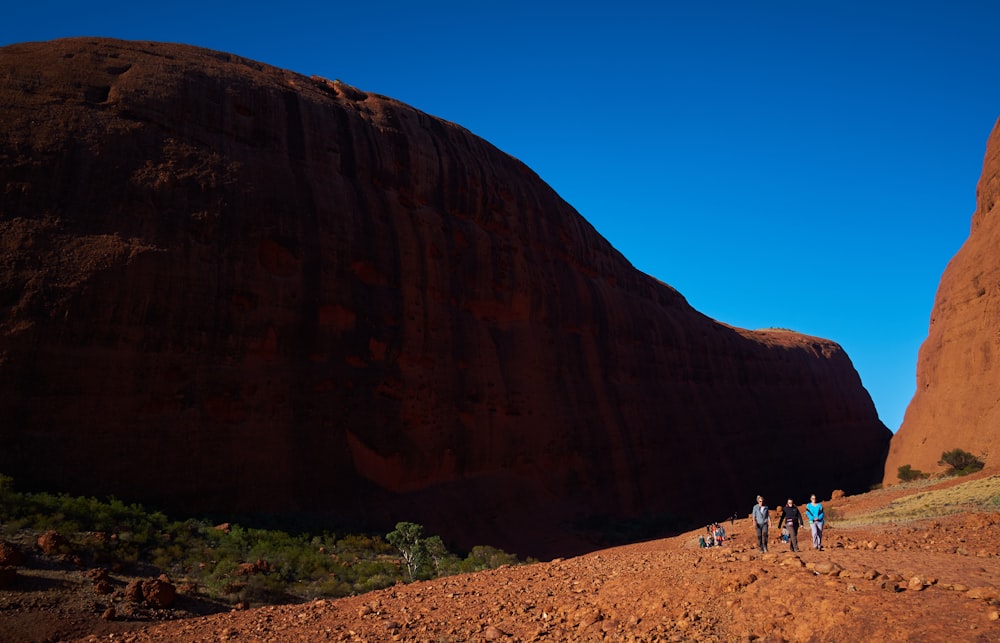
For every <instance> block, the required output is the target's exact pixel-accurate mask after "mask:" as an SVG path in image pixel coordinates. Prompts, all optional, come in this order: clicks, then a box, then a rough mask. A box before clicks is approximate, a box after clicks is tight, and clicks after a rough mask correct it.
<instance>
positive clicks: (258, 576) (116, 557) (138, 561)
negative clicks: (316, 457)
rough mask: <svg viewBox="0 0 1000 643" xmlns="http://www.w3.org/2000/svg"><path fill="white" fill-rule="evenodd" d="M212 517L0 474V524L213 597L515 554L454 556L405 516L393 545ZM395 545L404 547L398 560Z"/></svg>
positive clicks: (277, 591)
mask: <svg viewBox="0 0 1000 643" xmlns="http://www.w3.org/2000/svg"><path fill="white" fill-rule="evenodd" d="M215 524H216V523H215V522H214V521H212V522H210V521H208V520H197V519H193V518H189V519H186V520H183V521H177V520H170V519H169V518H168V517H167V516H166V515H164V514H162V513H159V512H156V511H152V512H151V511H147V510H146V509H145V508H143V507H142V506H141V505H138V504H126V503H125V502H123V501H121V500H118V499H115V498H109V499H108V500H98V499H96V498H87V497H74V496H69V495H63V494H49V493H19V492H17V491H15V490H14V485H13V480H12V479H11V478H10V477H8V476H4V475H2V474H0V525H2V526H3V530H4V533H12V534H13V533H16V532H17V531H18V530H22V529H24V530H33V531H44V530H47V529H55V530H56V531H59V532H60V533H61V534H63V535H64V536H65V537H67V538H68V539H69V540H70V542H71V545H72V548H73V551H74V553H75V554H79V555H81V556H83V557H84V558H88V559H89V560H90V561H91V562H92V563H97V564H101V565H110V564H115V563H121V564H126V565H135V566H143V567H145V566H152V567H154V568H156V569H158V570H159V571H161V572H166V573H168V574H169V575H170V576H171V577H173V578H176V579H177V580H179V581H183V582H188V583H191V584H193V585H194V586H197V587H198V588H199V591H201V592H202V593H204V594H205V595H207V596H208V597H209V598H213V599H221V600H227V601H231V602H235V601H237V600H245V599H249V600H252V601H253V602H256V603H260V602H264V603H275V602H281V603H284V602H290V601H294V600H310V599H312V598H315V597H317V596H331V597H340V596H348V595H351V594H359V593H362V592H367V591H370V590H373V589H382V588H384V587H389V586H391V585H394V584H396V583H397V582H400V581H404V580H414V579H418V578H433V577H439V576H445V575H448V574H454V573H460V572H463V571H471V570H474V569H486V568H489V567H497V566H499V565H502V564H517V563H519V562H520V561H518V560H517V558H516V557H515V556H512V555H510V554H507V553H505V552H503V551H501V550H499V549H495V548H493V547H476V548H474V549H473V551H472V553H470V554H469V557H468V558H467V559H465V560H464V561H463V560H461V559H460V558H459V557H457V556H455V555H454V554H452V553H450V552H449V551H448V550H447V548H446V547H445V545H444V542H443V541H442V540H441V538H440V537H438V536H424V535H423V527H422V526H420V525H416V524H414V523H399V524H397V530H396V532H393V534H397V532H399V533H398V534H397V535H395V536H394V535H392V534H390V536H391V540H397V539H398V541H397V542H396V543H395V544H396V545H397V546H396V547H394V546H393V544H391V543H390V542H387V541H386V540H385V539H383V538H382V537H381V536H379V535H371V534H345V535H342V536H341V537H340V538H339V539H338V538H337V536H336V535H334V534H333V533H329V532H323V533H322V534H320V535H312V534H307V533H301V534H291V533H288V532H285V531H281V530H278V529H258V528H253V527H248V526H244V525H240V524H236V523H232V524H230V526H229V528H228V529H226V530H223V529H218V528H216V527H215V526H214V525H215ZM401 530H402V531H401ZM400 545H401V546H402V547H401V548H400ZM403 548H405V549H406V552H408V553H407V554H405V555H404V557H403V560H401V559H400V555H399V554H401V553H404V552H403ZM397 549H398V550H397ZM406 556H409V560H406ZM257 561H261V563H262V564H261V565H256V563H257ZM247 563H250V566H248V565H246V564H247ZM411 564H412V565H413V567H412V568H411V567H410V565H411Z"/></svg>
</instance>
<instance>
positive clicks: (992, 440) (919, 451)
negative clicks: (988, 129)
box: [885, 122, 1000, 484]
mask: <svg viewBox="0 0 1000 643" xmlns="http://www.w3.org/2000/svg"><path fill="white" fill-rule="evenodd" d="M952 449H963V450H965V451H968V452H969V453H972V454H973V455H976V456H978V457H980V458H981V459H983V461H984V462H985V463H986V466H987V467H988V468H991V469H993V468H995V467H996V466H997V464H996V462H995V459H996V458H995V457H994V458H993V459H992V460H993V461H991V458H990V455H991V454H992V455H993V456H995V455H996V454H1000V122H998V124H997V125H995V126H994V128H993V133H992V134H990V138H989V141H988V143H987V146H986V157H985V159H984V161H983V173H982V176H981V177H980V179H979V185H978V187H977V189H976V211H975V213H974V214H973V216H972V231H971V232H970V234H969V238H968V239H966V241H965V243H964V244H963V245H962V247H961V248H960V249H959V251H958V253H957V254H956V255H955V256H954V257H953V258H952V260H951V261H950V262H949V263H948V267H947V268H946V269H945V271H944V274H943V275H942V277H941V283H940V285H939V286H938V292H937V297H936V299H935V301H934V308H933V310H932V311H931V323H930V330H929V331H928V333H927V339H926V340H924V343H923V345H922V346H921V347H920V355H919V358H918V361H917V391H916V394H915V395H914V396H913V399H912V400H911V401H910V405H909V407H907V409H906V417H905V418H904V419H903V424H902V426H900V428H899V431H898V432H897V433H896V435H895V436H893V438H892V445H891V448H890V450H889V456H888V457H887V458H886V463H885V482H886V483H887V484H892V483H896V482H898V481H899V480H898V477H897V474H898V471H899V467H900V466H901V465H904V464H909V465H910V466H911V467H913V468H914V469H919V470H921V471H924V472H936V471H940V470H944V468H945V467H943V466H938V464H937V462H938V460H940V459H941V454H942V453H944V452H945V451H951V450H952Z"/></svg>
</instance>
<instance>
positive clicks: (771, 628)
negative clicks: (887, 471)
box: [35, 479, 1000, 643]
mask: <svg viewBox="0 0 1000 643" xmlns="http://www.w3.org/2000/svg"><path fill="white" fill-rule="evenodd" d="M984 480H992V479H984ZM957 484H959V482H952V481H948V482H945V483H941V484H940V485H938V486H937V487H927V488H926V490H925V489H924V488H908V489H893V490H886V491H882V492H873V493H871V494H865V495H864V496H856V497H852V498H843V499H840V500H838V501H833V502H828V503H827V507H828V509H829V512H830V513H831V514H832V515H834V516H840V518H841V520H842V521H843V523H842V524H843V525H845V526H843V527H841V526H838V524H837V522H836V520H834V521H831V523H830V525H829V527H828V529H827V533H826V539H825V541H826V542H825V544H826V548H825V549H824V550H823V551H817V550H813V549H812V547H811V545H810V543H809V537H808V531H805V532H802V533H801V538H800V541H801V547H802V551H801V552H800V553H798V554H793V553H791V552H788V551H787V549H788V546H787V545H785V544H783V543H779V542H776V541H774V540H773V539H772V545H771V547H770V553H768V554H759V553H758V552H757V551H756V547H755V546H754V543H753V532H752V528H751V527H750V525H749V521H748V520H744V521H742V522H739V521H737V522H736V523H735V524H734V525H728V524H727V528H728V529H729V531H730V532H731V533H730V536H731V538H730V540H729V542H728V543H727V544H725V545H724V546H722V547H715V548H708V549H700V548H699V547H698V545H697V536H698V532H690V533H687V534H683V535H680V536H677V537H674V538H668V539H662V540H656V541H651V542H647V543H640V544H635V545H629V546H624V547H617V548H613V549H607V550H602V551H597V552H594V553H591V554H588V555H584V556H579V557H576V558H570V559H565V560H554V561H551V562H544V563H537V564H533V565H524V566H518V567H507V568H501V569H497V570H492V571H486V572H480V573H477V574H469V575H462V576H454V577H449V578H442V579H437V580H434V581H427V582H418V583H412V584H409V585H397V586H395V587H392V588H388V589H385V590H380V591H376V592H372V593H369V594H365V595H362V596H356V597H351V598H345V599H339V600H317V601H314V602H311V603H306V604H298V605H286V606H280V607H263V608H258V609H251V610H245V611H232V612H226V613H221V614H215V615H211V616H205V617H198V618H188V619H183V620H176V621H170V622H163V623H156V624H139V623H131V624H129V625H130V626H131V627H133V628H137V629H130V630H125V631H118V632H110V633H109V632H107V631H101V632H99V633H95V634H93V635H91V636H84V637H83V638H81V639H80V640H84V641H98V640H100V641H108V640H112V641H136V642H138V641H151V642H161V641H163V642H165V641H172V642H173V641H192V642H194V641H226V640H232V641H262V642H263V641H324V640H330V641H372V642H375V641H427V642H433V643H440V642H456V643H457V642H460V641H461V642H465V641H581V642H582V641H690V640H695V641H739V640H743V641H754V640H763V641H811V640H816V641H872V640H882V641H945V640H948V641H955V640H961V641H997V640H1000V613H998V609H1000V607H998V605H1000V513H996V512H994V511H963V512H961V513H954V514H952V515H948V516H939V517H936V518H930V519H922V520H916V521H913V520H908V521H897V522H888V523H885V524H878V518H877V516H876V517H872V514H871V512H872V511H880V512H881V515H882V516H883V519H884V516H885V515H887V514H886V512H887V511H888V510H890V509H892V508H894V507H898V506H905V503H903V501H904V500H907V499H911V504H912V499H913V498H915V497H923V494H929V493H930V492H931V490H932V489H934V490H936V491H934V493H946V489H947V487H955V485H957ZM955 488H956V489H957V488H958V487H955ZM901 503H902V504H901ZM887 508H888V509H887ZM980 509H982V505H980ZM861 516H868V519H870V520H872V521H873V522H871V523H870V524H863V525H857V526H855V524H854V523H855V522H857V521H858V517H861ZM806 529H808V528H806ZM772 533H773V532H772ZM120 625H125V624H124V623H122V624H120ZM91 631H94V632H96V631H95V630H91ZM35 640H41V639H35ZM50 640H51V639H50Z"/></svg>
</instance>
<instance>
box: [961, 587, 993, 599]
mask: <svg viewBox="0 0 1000 643" xmlns="http://www.w3.org/2000/svg"><path fill="white" fill-rule="evenodd" d="M965 595H966V596H968V597H969V598H981V599H983V600H987V601H993V600H996V599H997V598H1000V591H997V588H995V587H973V588H971V589H970V590H969V591H967V592H966V593H965Z"/></svg>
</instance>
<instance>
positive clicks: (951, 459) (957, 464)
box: [938, 449, 985, 476]
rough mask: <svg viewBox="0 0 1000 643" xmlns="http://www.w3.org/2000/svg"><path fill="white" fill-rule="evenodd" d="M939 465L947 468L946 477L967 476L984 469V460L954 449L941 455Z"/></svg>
mask: <svg viewBox="0 0 1000 643" xmlns="http://www.w3.org/2000/svg"><path fill="white" fill-rule="evenodd" d="M938 464H939V465H943V466H947V467H948V470H947V471H946V472H945V474H946V475H952V476H965V475H969V474H970V473H975V472H976V471H979V470H981V469H982V468H983V466H985V465H984V463H983V461H982V460H980V459H979V458H977V457H976V456H974V455H972V454H971V453H969V452H968V451H963V450H962V449H952V450H951V451H945V452H944V453H942V454H941V459H940V460H938Z"/></svg>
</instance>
